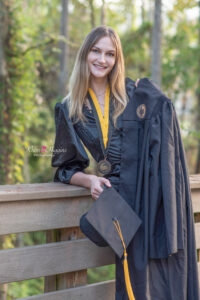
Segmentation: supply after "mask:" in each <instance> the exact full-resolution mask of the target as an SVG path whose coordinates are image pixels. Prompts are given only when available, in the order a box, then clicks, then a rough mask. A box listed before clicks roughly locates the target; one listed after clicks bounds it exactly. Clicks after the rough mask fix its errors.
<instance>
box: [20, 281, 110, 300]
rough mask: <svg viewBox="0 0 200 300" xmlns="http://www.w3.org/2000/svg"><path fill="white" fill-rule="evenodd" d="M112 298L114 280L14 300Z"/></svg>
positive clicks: (104, 299) (99, 299) (89, 299)
mask: <svg viewBox="0 0 200 300" xmlns="http://www.w3.org/2000/svg"><path fill="white" fill-rule="evenodd" d="M55 299H56V300H65V299H66V300H86V299H87V300H102V299H103V300H114V299H115V280H109V281H104V282H99V283H94V284H89V285H85V286H83V287H76V288H70V289H66V290H60V291H57V292H51V293H46V294H44V295H37V296H31V297H28V298H20V299H16V300H55Z"/></svg>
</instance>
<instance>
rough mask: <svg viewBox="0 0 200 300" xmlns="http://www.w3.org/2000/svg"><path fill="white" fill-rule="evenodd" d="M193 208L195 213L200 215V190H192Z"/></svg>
mask: <svg viewBox="0 0 200 300" xmlns="http://www.w3.org/2000/svg"><path fill="white" fill-rule="evenodd" d="M192 206H193V212H194V213H200V188H198V189H193V190H192Z"/></svg>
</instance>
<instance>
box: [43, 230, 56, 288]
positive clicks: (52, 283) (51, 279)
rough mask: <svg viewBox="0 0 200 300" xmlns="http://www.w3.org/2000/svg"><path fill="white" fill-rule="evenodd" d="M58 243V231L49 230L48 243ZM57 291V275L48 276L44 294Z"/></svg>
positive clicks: (47, 233)
mask: <svg viewBox="0 0 200 300" xmlns="http://www.w3.org/2000/svg"><path fill="white" fill-rule="evenodd" d="M55 242H56V230H47V232H46V243H55ZM51 291H56V275H51V276H46V277H45V278H44V293H47V292H51Z"/></svg>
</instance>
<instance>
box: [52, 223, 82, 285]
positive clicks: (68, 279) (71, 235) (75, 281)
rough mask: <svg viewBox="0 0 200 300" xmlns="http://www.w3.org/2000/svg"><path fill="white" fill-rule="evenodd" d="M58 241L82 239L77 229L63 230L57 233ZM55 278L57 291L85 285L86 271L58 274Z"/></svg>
mask: <svg viewBox="0 0 200 300" xmlns="http://www.w3.org/2000/svg"><path fill="white" fill-rule="evenodd" d="M58 233H59V235H58V236H57V242H58V241H68V240H76V239H81V238H84V237H85V236H84V235H83V233H82V232H81V230H80V228H79V227H72V228H64V229H60V230H59V231H58ZM56 277H57V278H56V279H57V281H56V283H57V285H56V287H57V290H61V289H66V288H71V287H76V286H81V285H85V284H86V283H87V269H86V270H80V271H76V272H70V273H65V274H59V275H57V276H56Z"/></svg>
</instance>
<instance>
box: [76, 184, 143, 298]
mask: <svg viewBox="0 0 200 300" xmlns="http://www.w3.org/2000/svg"><path fill="white" fill-rule="evenodd" d="M103 188H104V190H103V192H102V193H101V194H100V196H99V198H98V199H97V200H96V201H95V202H94V204H93V206H92V207H91V208H90V210H89V211H88V212H87V213H86V214H84V215H83V216H82V218H81V220H80V228H81V230H82V232H83V233H84V234H85V235H86V236H87V237H88V238H89V239H90V240H91V241H93V242H94V243H95V244H97V245H98V246H106V245H107V244H108V245H110V247H111V248H112V249H113V250H114V252H115V253H116V254H117V255H118V256H119V257H120V258H121V257H122V256H123V254H124V273H125V281H126V287H127V292H128V295H129V298H130V299H134V296H133V292H132V289H131V284H130V278H129V272H128V263H127V252H126V248H127V247H128V245H129V243H130V242H131V240H132V239H133V237H134V235H135V233H136V232H137V230H138V228H139V227H140V225H141V223H142V221H141V219H140V218H139V217H138V216H137V214H136V213H135V212H134V211H133V209H132V208H131V206H130V205H129V204H128V203H127V202H126V201H125V200H124V199H123V198H122V197H121V195H120V194H119V193H118V192H117V191H116V190H115V189H114V188H113V187H107V186H106V185H104V187H103Z"/></svg>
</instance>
